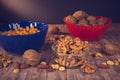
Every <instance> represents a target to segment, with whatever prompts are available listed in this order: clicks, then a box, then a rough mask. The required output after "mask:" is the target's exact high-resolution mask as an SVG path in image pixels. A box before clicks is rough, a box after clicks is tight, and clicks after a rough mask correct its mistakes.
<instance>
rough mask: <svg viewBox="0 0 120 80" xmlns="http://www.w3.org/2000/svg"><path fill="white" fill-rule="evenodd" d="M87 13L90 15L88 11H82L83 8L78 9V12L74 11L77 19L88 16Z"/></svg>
mask: <svg viewBox="0 0 120 80" xmlns="http://www.w3.org/2000/svg"><path fill="white" fill-rule="evenodd" d="M87 15H88V14H87V13H86V12H84V11H82V10H78V11H76V12H74V13H73V16H74V17H75V18H76V19H78V20H80V19H81V18H84V17H86V16H87Z"/></svg>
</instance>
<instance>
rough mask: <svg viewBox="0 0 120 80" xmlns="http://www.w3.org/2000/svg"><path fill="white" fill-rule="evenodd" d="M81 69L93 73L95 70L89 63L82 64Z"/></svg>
mask: <svg viewBox="0 0 120 80" xmlns="http://www.w3.org/2000/svg"><path fill="white" fill-rule="evenodd" d="M81 69H82V71H83V72H85V73H94V72H95V71H96V68H95V66H93V65H91V64H84V65H82V66H81Z"/></svg>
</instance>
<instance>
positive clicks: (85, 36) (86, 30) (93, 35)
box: [64, 16, 112, 41]
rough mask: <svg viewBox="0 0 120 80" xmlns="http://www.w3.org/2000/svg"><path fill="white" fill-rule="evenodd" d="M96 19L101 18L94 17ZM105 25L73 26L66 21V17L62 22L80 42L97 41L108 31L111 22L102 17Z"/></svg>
mask: <svg viewBox="0 0 120 80" xmlns="http://www.w3.org/2000/svg"><path fill="white" fill-rule="evenodd" d="M96 17H97V18H101V17H103V16H96ZM103 18H104V19H105V20H106V21H107V23H106V24H105V25H97V26H81V25H77V24H73V23H70V22H67V21H66V17H65V18H64V22H65V24H66V26H67V28H68V30H69V32H70V33H71V35H72V36H74V37H79V38H80V39H81V40H88V41H91V40H97V39H99V38H100V37H101V36H102V35H103V34H104V33H105V32H106V31H107V29H108V27H109V26H110V24H111V23H112V20H111V19H110V18H107V17H103Z"/></svg>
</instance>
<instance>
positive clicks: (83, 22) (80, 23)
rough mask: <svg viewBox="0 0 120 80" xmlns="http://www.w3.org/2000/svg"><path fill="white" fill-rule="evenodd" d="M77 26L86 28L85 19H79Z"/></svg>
mask: <svg viewBox="0 0 120 80" xmlns="http://www.w3.org/2000/svg"><path fill="white" fill-rule="evenodd" d="M78 25H82V26H88V22H87V21H86V20H85V19H81V20H79V21H78Z"/></svg>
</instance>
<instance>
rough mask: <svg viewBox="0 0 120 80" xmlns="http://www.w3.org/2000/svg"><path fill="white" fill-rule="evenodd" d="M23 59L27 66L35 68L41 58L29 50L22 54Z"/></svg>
mask: <svg viewBox="0 0 120 80" xmlns="http://www.w3.org/2000/svg"><path fill="white" fill-rule="evenodd" d="M23 58H24V60H25V62H26V63H27V64H29V65H32V66H35V65H37V64H39V62H40V59H41V56H40V54H39V53H38V52H37V51H35V50H33V49H29V50H26V51H25V52H24V54H23Z"/></svg>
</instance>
